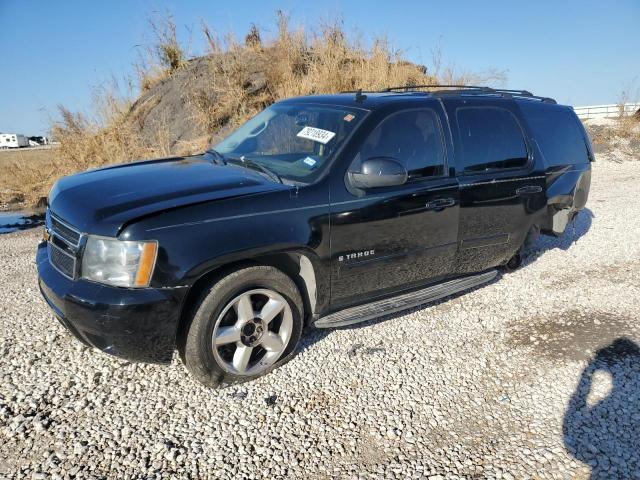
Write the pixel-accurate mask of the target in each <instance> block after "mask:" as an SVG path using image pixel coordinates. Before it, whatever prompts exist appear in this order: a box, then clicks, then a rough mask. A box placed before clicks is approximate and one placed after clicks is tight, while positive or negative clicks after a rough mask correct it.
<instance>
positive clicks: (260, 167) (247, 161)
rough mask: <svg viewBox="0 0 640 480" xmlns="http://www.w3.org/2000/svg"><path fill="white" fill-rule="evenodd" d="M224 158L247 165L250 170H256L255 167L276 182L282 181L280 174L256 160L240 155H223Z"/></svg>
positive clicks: (236, 163)
mask: <svg viewBox="0 0 640 480" xmlns="http://www.w3.org/2000/svg"><path fill="white" fill-rule="evenodd" d="M214 155H215V154H214ZM224 159H225V160H226V161H227V162H228V163H233V164H234V165H241V166H244V167H249V168H251V169H252V170H256V169H257V170H260V171H261V172H262V173H265V174H267V175H268V176H269V177H270V178H272V179H274V180H277V181H278V183H284V182H283V181H282V177H281V176H280V175H278V174H277V173H276V172H274V171H273V170H271V169H270V168H267V167H265V166H264V165H262V164H261V163H258V162H256V161H255V160H251V159H250V158H246V157H244V156H242V157H240V158H234V157H224Z"/></svg>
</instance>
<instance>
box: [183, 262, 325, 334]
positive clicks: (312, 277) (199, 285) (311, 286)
mask: <svg viewBox="0 0 640 480" xmlns="http://www.w3.org/2000/svg"><path fill="white" fill-rule="evenodd" d="M254 266H270V267H274V268H277V269H278V270H281V271H282V272H283V273H285V274H286V275H287V276H288V277H289V278H291V280H292V281H293V282H294V283H295V285H296V287H297V288H298V291H299V292H300V296H301V297H302V301H303V304H304V313H305V314H304V320H305V325H306V324H308V323H309V322H310V320H311V318H312V317H313V316H314V314H315V313H316V312H317V311H318V308H319V305H318V296H319V295H318V290H319V289H322V288H323V284H322V279H321V272H320V271H321V269H320V266H319V261H318V259H317V257H316V255H315V254H314V253H312V252H307V251H301V250H293V251H279V252H272V253H264V254H260V255H256V256H253V257H248V258H245V259H242V260H234V261H230V262H227V263H222V264H219V265H217V266H215V267H213V268H210V269H208V270H207V271H205V272H204V273H202V274H201V275H200V277H198V279H197V280H196V281H195V282H194V283H193V284H192V285H191V287H190V288H189V290H188V292H187V293H186V295H185V298H184V300H183V302H182V307H181V312H180V321H179V323H178V327H177V335H176V338H177V342H178V346H179V345H181V344H182V343H183V342H184V339H185V336H186V332H187V331H188V330H189V324H190V322H191V318H192V316H193V311H194V307H195V306H196V305H197V304H198V300H199V299H200V297H201V296H202V295H203V294H204V293H205V292H206V291H208V289H209V287H211V286H212V285H213V284H215V283H216V282H217V281H218V280H220V279H221V278H223V277H224V276H226V275H228V274H229V273H231V272H234V271H237V270H239V269H241V268H247V267H254Z"/></svg>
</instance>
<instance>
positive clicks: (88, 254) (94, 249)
mask: <svg viewBox="0 0 640 480" xmlns="http://www.w3.org/2000/svg"><path fill="white" fill-rule="evenodd" d="M157 253H158V243H157V242H156V241H144V242H133V241H121V240H116V239H115V238H105V237H96V236H92V235H89V237H88V238H87V243H86V245H85V247H84V254H83V256H82V278H86V279H87V280H92V281H94V282H100V283H105V284H107V285H114V286H117V287H147V286H149V282H150V281H151V275H152V274H153V267H154V265H155V262H156V255H157Z"/></svg>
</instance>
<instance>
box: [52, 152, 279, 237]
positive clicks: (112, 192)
mask: <svg viewBox="0 0 640 480" xmlns="http://www.w3.org/2000/svg"><path fill="white" fill-rule="evenodd" d="M283 188H284V189H286V188H289V187H287V186H286V185H282V184H278V183H274V182H272V181H270V180H268V179H267V178H265V177H264V176H263V175H260V174H258V173H257V172H253V171H251V170H248V169H245V168H241V167H237V166H233V165H216V164H214V163H212V162H211V161H209V160H208V159H205V158H204V157H202V156H195V157H175V158H164V159H159V160H149V161H143V162H134V163H128V164H122V165H116V166H112V167H107V168H100V169H97V170H89V171H87V172H83V173H79V174H76V175H71V176H69V177H64V178H62V179H60V180H58V182H56V184H55V185H54V187H53V188H52V190H51V193H50V194H49V208H50V211H51V212H52V213H53V214H55V215H56V216H58V217H59V218H60V219H62V220H64V221H65V222H66V223H68V224H70V225H72V226H74V227H76V228H77V229H79V230H80V231H82V232H86V233H93V234H97V235H107V236H115V235H117V234H118V232H119V231H120V230H121V229H122V227H123V226H124V225H125V224H127V223H130V222H132V221H133V220H135V219H136V218H139V217H143V216H147V215H150V214H153V213H157V212H161V211H166V210H170V209H173V208H177V207H182V206H185V205H189V204H193V203H202V202H207V201H212V200H218V199H223V198H230V197H234V196H240V195H250V194H254V193H261V192H265V191H269V190H278V189H283Z"/></svg>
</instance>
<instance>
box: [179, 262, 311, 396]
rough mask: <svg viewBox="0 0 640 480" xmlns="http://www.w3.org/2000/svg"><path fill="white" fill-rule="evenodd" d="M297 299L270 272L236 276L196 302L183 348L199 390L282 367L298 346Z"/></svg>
mask: <svg viewBox="0 0 640 480" xmlns="http://www.w3.org/2000/svg"><path fill="white" fill-rule="evenodd" d="M302 305H303V304H302V298H301V297H300V292H299V291H298V289H297V287H296V285H295V284H294V283H293V281H292V280H291V279H290V278H289V277H288V276H287V275H285V274H284V273H283V272H282V271H280V270H278V269H276V268H273V267H263V266H259V267H249V268H244V269H241V270H238V271H235V272H233V273H231V274H229V275H227V276H225V277H224V278H222V279H221V280H220V281H218V282H217V283H216V284H215V285H213V287H212V288H211V289H210V290H209V291H208V292H207V293H206V294H205V295H203V297H202V298H201V301H200V304H199V305H198V307H197V308H196V310H195V313H194V315H193V319H192V322H191V325H190V327H189V330H188V333H187V336H186V340H185V344H184V347H183V356H184V361H185V364H186V366H187V368H188V369H189V371H191V373H192V374H193V375H194V376H195V377H196V378H197V379H198V380H199V381H200V382H201V383H203V384H205V385H207V386H210V387H220V386H224V385H227V384H231V383H238V382H242V381H247V380H252V379H254V378H257V377H260V376H262V375H264V374H266V373H268V372H270V371H271V370H273V369H274V368H276V367H278V366H279V365H281V364H283V363H284V362H286V361H287V360H288V359H289V358H291V356H292V355H293V353H295V349H296V346H297V344H298V341H299V340H300V335H301V333H302V326H303V318H304V317H303V307H302Z"/></svg>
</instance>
